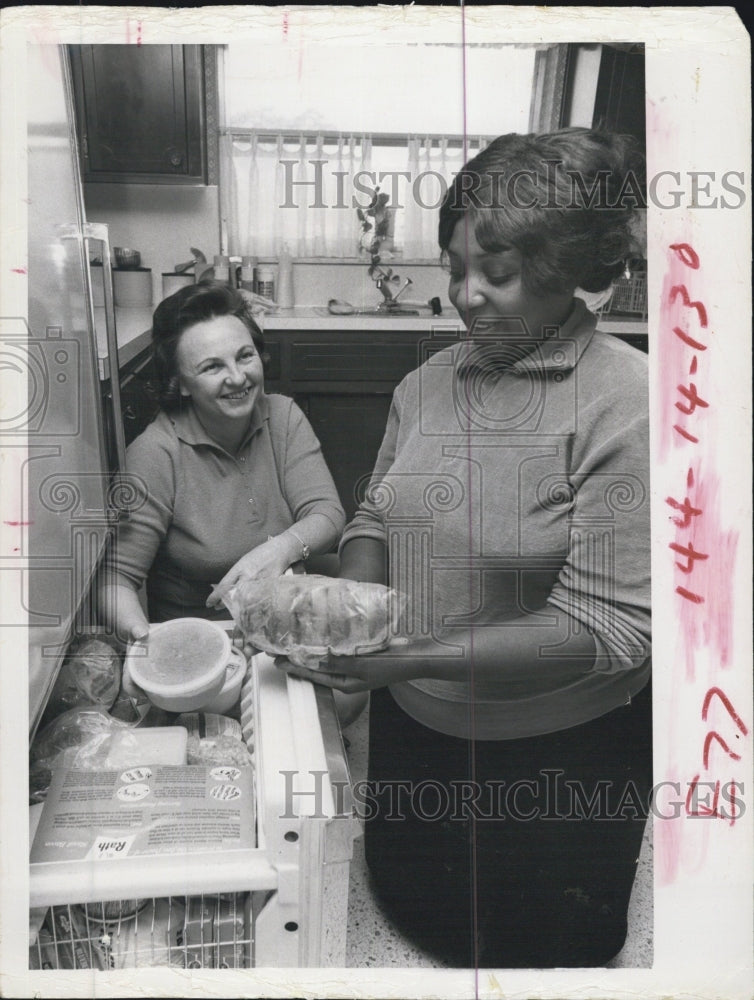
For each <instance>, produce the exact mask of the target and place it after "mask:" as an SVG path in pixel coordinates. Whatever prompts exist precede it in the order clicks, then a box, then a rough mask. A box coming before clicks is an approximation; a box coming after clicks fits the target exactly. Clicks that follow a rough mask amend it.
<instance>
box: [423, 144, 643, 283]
mask: <svg viewBox="0 0 754 1000" xmlns="http://www.w3.org/2000/svg"><path fill="white" fill-rule="evenodd" d="M641 176H642V159H641V156H640V154H639V152H638V150H637V149H636V145H635V140H633V139H632V138H631V137H628V136H621V135H615V134H612V133H609V132H599V131H596V130H592V129H579V128H569V129H561V130H560V131H557V132H550V133H546V134H539V135H537V134H532V135H520V134H518V133H511V134H509V135H502V136H499V137H498V138H497V139H495V140H493V141H492V142H491V143H490V144H489V146H487V147H486V148H485V149H483V150H482V152H481V153H479V154H478V155H477V156H475V157H474V158H473V159H471V160H469V162H468V163H467V164H466V165H465V166H464V167H463V169H462V170H460V171H459V172H458V174H456V176H455V178H454V180H453V183H452V184H451V186H450V187H449V189H448V191H447V193H446V195H445V198H444V199H443V203H442V205H441V207H440V223H439V243H440V249H441V250H442V251H443V256H445V253H446V252H447V249H448V245H449V243H450V241H451V239H452V237H453V231H454V229H455V227H456V224H457V223H458V221H459V219H461V218H462V217H464V216H466V215H467V214H468V216H469V220H470V222H471V224H472V226H473V232H474V235H475V237H476V239H477V241H478V243H479V245H480V246H481V247H482V249H483V250H486V251H487V252H488V253H500V252H501V251H503V250H506V249H510V248H511V247H513V248H515V249H516V250H518V252H519V253H520V254H521V257H522V258H523V267H522V280H523V283H524V287H526V288H527V289H528V290H529V291H531V292H533V293H543V292H566V291H569V290H573V289H575V288H582V289H583V290H584V291H587V292H601V291H603V290H604V289H606V288H608V287H609V285H610V284H611V283H612V282H613V281H614V280H615V279H616V278H617V277H618V276H619V275H620V274H621V272H622V271H623V270H624V268H625V263H626V260H627V259H628V258H630V257H633V256H638V255H639V254H638V253H637V249H638V248H637V247H636V241H635V238H634V236H633V233H632V229H631V221H632V218H633V216H634V213H635V209H636V208H640V207H644V205H645V204H646V203H645V200H644V195H643V185H642V181H641Z"/></svg>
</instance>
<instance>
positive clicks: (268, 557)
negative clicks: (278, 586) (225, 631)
mask: <svg viewBox="0 0 754 1000" xmlns="http://www.w3.org/2000/svg"><path fill="white" fill-rule="evenodd" d="M289 565H290V552H289V548H288V546H287V545H286V543H285V541H284V540H283V539H281V538H279V537H278V538H270V539H269V540H268V541H266V542H263V543H262V544H261V545H257V547H256V548H255V549H252V550H251V552H247V553H246V555H245V556H241V558H240V559H239V560H238V562H236V563H234V564H233V565H232V566H231V567H230V569H229V570H228V572H227V573H226V574H225V576H224V577H223V578H222V580H220V582H219V583H216V584H215V586H214V587H213V589H212V593H211V594H210V595H209V597H208V598H207V607H208V608H217V607H219V606H220V605H221V604H222V601H223V598H224V596H225V595H226V594H227V592H228V591H229V590H230V588H231V587H233V586H235V585H236V584H237V583H241V582H242V581H243V580H257V579H259V578H260V577H273V576H282V575H283V573H285V571H286V570H287V569H288V566H289Z"/></svg>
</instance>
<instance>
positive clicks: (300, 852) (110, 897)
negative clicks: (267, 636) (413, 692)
mask: <svg viewBox="0 0 754 1000" xmlns="http://www.w3.org/2000/svg"><path fill="white" fill-rule="evenodd" d="M241 726H242V731H243V736H244V739H245V740H246V743H247V746H248V747H249V749H250V750H251V752H252V757H253V760H254V785H255V789H254V793H255V803H256V847H254V848H246V849H234V850H223V851H215V852H201V851H197V852H180V853H175V854H171V855H164V854H161V855H153V856H139V857H125V858H118V859H108V860H98V861H96V862H91V861H87V862H83V861H76V862H69V861H65V862H56V861H52V862H44V863H35V864H32V865H31V870H30V883H29V884H30V906H31V913H32V920H31V921H30V968H34V969H50V968H52V969H60V968H91V969H105V970H107V969H116V968H138V967H141V966H154V965H164V966H174V967H180V968H236V969H239V968H252V967H268V968H287V967H338V966H339V967H343V966H344V965H345V946H346V940H345V938H346V916H347V906H348V880H349V865H350V860H351V857H352V855H353V839H354V837H355V836H358V835H359V833H360V829H361V828H360V825H359V823H358V821H357V820H356V818H355V816H354V810H353V796H352V789H351V782H350V776H349V772H348V765H347V761H346V757H345V751H344V748H343V742H342V738H341V735H340V728H339V726H338V722H337V718H336V715H335V709H334V702H333V698H332V694H331V692H330V691H328V690H327V689H325V688H322V687H316V686H313V685H312V684H310V683H309V682H308V681H303V680H300V679H298V678H295V677H291V676H289V675H287V674H285V673H284V672H283V671H281V670H279V669H278V668H276V667H275V665H274V663H273V661H272V659H271V658H270V657H269V656H267V655H266V654H259V655H257V656H255V657H254V658H253V659H252V661H251V663H250V665H249V669H248V671H247V674H246V677H245V680H244V684H243V687H242V692H241ZM145 763H147V762H145ZM118 901H121V902H120V904H119V902H118Z"/></svg>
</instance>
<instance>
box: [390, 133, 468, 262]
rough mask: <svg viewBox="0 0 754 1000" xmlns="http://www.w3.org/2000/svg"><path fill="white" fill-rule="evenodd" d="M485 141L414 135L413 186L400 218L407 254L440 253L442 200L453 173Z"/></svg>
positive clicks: (410, 143) (401, 239) (410, 164)
mask: <svg viewBox="0 0 754 1000" xmlns="http://www.w3.org/2000/svg"><path fill="white" fill-rule="evenodd" d="M484 144H485V141H484V140H482V139H473V140H469V141H468V142H467V143H466V145H465V148H464V146H462V145H460V144H454V145H451V144H450V143H449V142H448V140H447V139H440V140H434V139H431V138H422V137H411V138H410V139H409V140H408V166H407V169H408V172H409V175H410V178H411V187H410V190H409V192H408V194H407V198H406V208H405V214H404V217H403V220H402V225H401V220H399V222H398V226H397V228H398V233H399V237H398V238H397V242H399V244H400V245H401V247H402V249H403V256H404V257H422V258H426V257H429V258H434V257H437V256H438V255H439V253H440V250H439V247H438V244H437V224H438V219H439V209H440V203H441V202H442V199H443V196H444V194H445V192H446V191H447V189H448V187H449V186H450V184H451V183H452V181H453V177H454V176H455V174H457V173H458V171H459V170H460V169H461V167H463V165H464V163H465V162H466V160H468V159H470V158H471V157H472V156H474V155H476V153H478V152H479V150H480V149H481V147H482V145H484Z"/></svg>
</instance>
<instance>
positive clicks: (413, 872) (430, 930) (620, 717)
mask: <svg viewBox="0 0 754 1000" xmlns="http://www.w3.org/2000/svg"><path fill="white" fill-rule="evenodd" d="M651 721H652V707H651V683H650V684H647V686H646V687H645V688H644V690H643V691H641V692H640V693H639V694H638V695H637V696H636V697H635V698H634V699H633V701H632V702H631V704H630V705H627V706H623V707H621V708H618V709H615V710H614V711H612V712H610V713H608V714H607V715H604V716H602V717H601V718H599V719H596V720H594V721H592V722H589V723H586V724H584V725H581V726H574V727H573V728H571V729H566V730H562V731H560V732H556V733H552V734H548V735H545V736H536V737H529V738H526V739H518V740H477V741H469V740H463V739H457V738H455V737H451V736H444V735H442V734H440V733H437V732H435V731H434V730H431V729H428V728H427V727H425V726H422V725H420V724H419V723H417V722H415V721H414V720H413V719H412V718H411V717H410V716H408V715H407V714H406V713H405V712H403V710H402V709H401V708H399V707H398V705H397V704H396V703H395V701H394V700H393V698H392V696H391V695H390V693H389V691H388V690H387V689H382V690H379V691H374V692H373V693H372V698H371V707H370V738H369V797H368V799H367V801H366V803H365V820H366V822H365V850H366V858H367V863H368V865H369V869H370V874H371V880H372V884H373V887H374V890H375V892H376V894H377V897H378V899H379V901H380V903H381V905H382V907H383V909H384V910H385V912H386V915H387V916H388V917H389V918H390V919H391V921H392V922H393V923H394V924H395V925H396V926H397V927H398V928H399V929H400V930H401V931H402V932H403V933H404V934H405V935H406V936H407V937H408V938H409V939H410V940H412V941H414V942H415V943H416V944H417V945H419V946H420V947H422V948H424V949H425V950H427V951H429V952H431V953H434V954H436V955H437V956H438V957H439V958H441V959H442V960H444V961H445V962H446V963H447V964H449V965H451V966H454V967H459V968H479V967H483V968H554V967H559V966H566V967H593V966H599V965H604V964H605V963H606V962H607V961H609V960H610V959H611V958H613V957H614V956H615V955H616V954H617V953H618V952H619V951H620V949H621V948H622V947H623V944H624V941H625V938H626V928H627V925H626V915H627V910H628V903H629V899H630V895H631V888H632V886H633V882H634V877H635V875H636V866H637V861H638V857H639V852H640V849H641V843H642V836H643V833H644V827H645V823H646V817H647V812H648V804H649V798H650V794H651V785H652V750H651V734H652V726H651Z"/></svg>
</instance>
